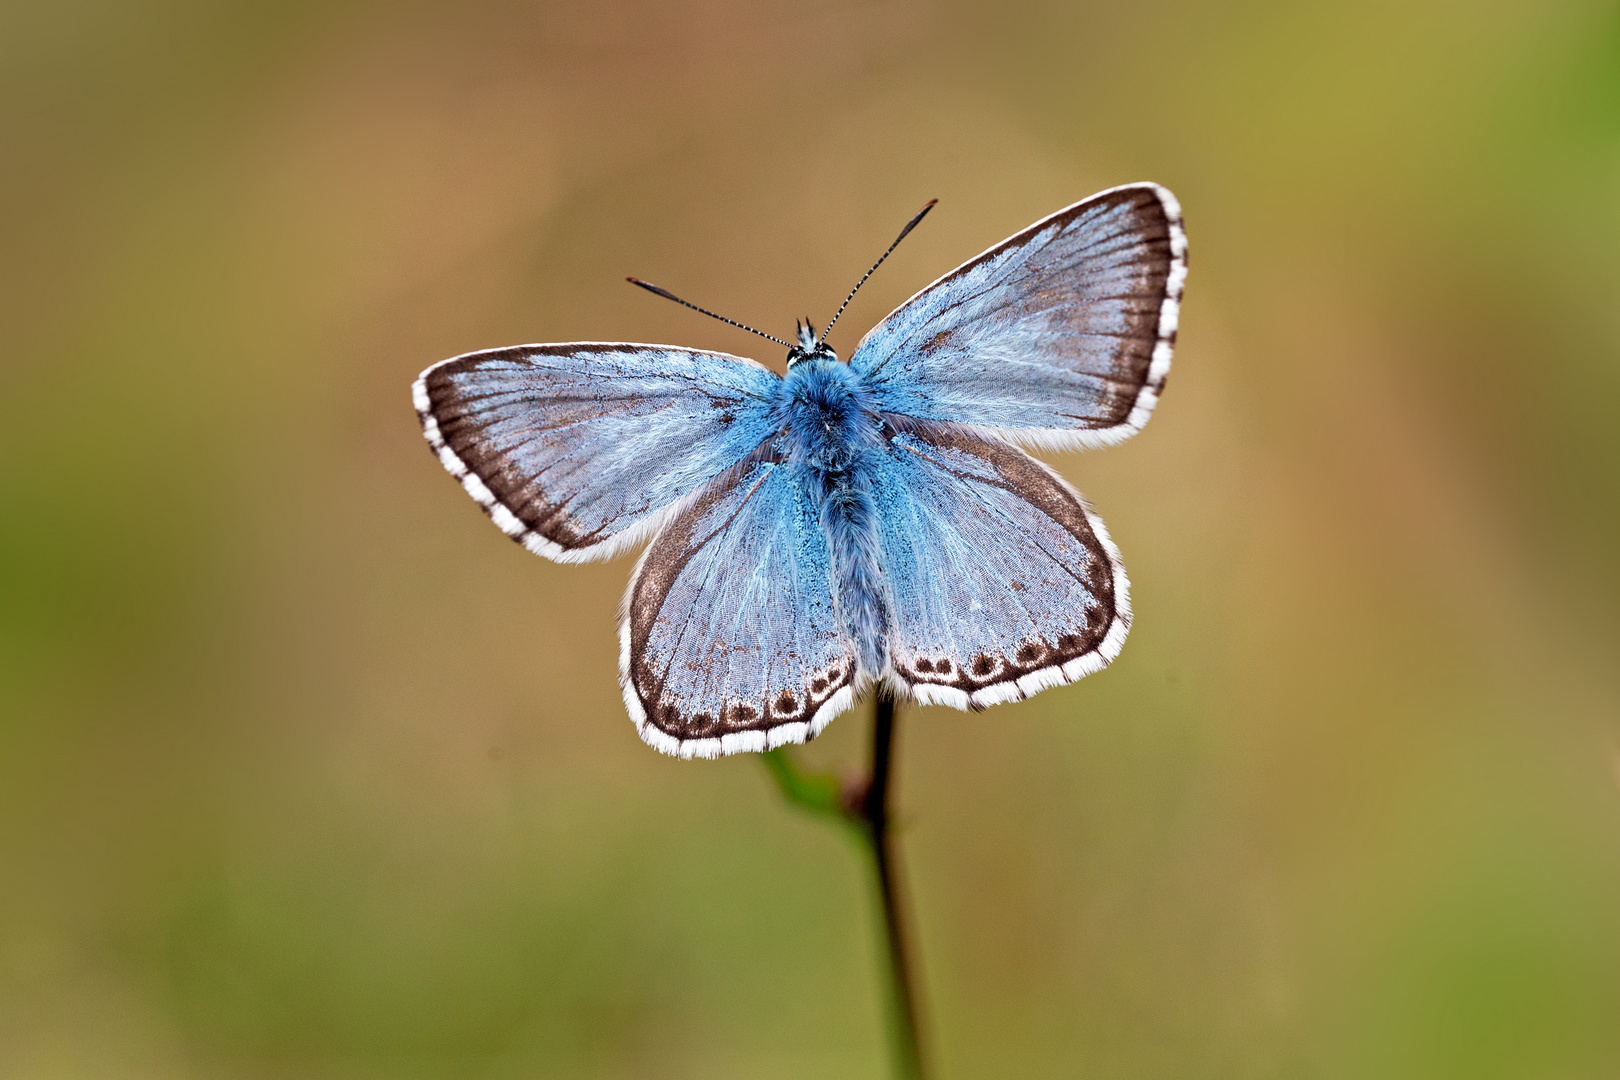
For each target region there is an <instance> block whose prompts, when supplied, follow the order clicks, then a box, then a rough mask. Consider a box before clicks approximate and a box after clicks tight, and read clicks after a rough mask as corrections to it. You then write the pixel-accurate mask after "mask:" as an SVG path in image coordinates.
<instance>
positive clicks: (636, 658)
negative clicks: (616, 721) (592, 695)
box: [619, 454, 856, 757]
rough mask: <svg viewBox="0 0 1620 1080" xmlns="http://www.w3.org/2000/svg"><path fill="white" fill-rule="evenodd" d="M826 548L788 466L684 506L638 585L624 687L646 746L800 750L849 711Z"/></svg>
mask: <svg viewBox="0 0 1620 1080" xmlns="http://www.w3.org/2000/svg"><path fill="white" fill-rule="evenodd" d="M832 589H833V586H832V582H831V578H830V568H829V558H828V550H827V539H826V535H825V533H824V532H823V531H822V529H821V526H820V524H819V522H818V520H817V517H816V508H815V506H814V504H813V503H812V502H811V500H810V498H809V497H808V495H807V494H806V492H805V490H804V488H803V487H802V485H800V484H799V483H797V482H796V481H795V480H794V479H793V478H792V475H791V473H790V471H789V469H788V467H787V466H785V465H783V464H781V463H779V462H776V461H772V460H768V459H767V458H766V456H765V455H764V454H760V455H755V456H754V457H753V458H751V459H749V460H746V461H744V462H742V463H740V464H738V465H737V466H735V467H733V468H732V469H730V470H729V471H727V472H726V473H725V474H723V475H722V476H720V477H719V478H717V479H716V480H715V481H714V482H713V483H711V484H709V485H708V486H707V487H705V488H703V489H702V490H701V491H700V492H698V494H697V495H696V497H695V498H693V499H692V500H690V501H688V502H686V503H683V504H682V506H681V507H680V508H678V509H677V510H676V512H675V514H674V515H673V516H672V517H671V518H670V519H669V521H668V523H667V524H665V526H664V527H663V528H662V529H661V530H660V531H659V533H658V535H657V536H656V537H655V538H654V539H653V542H652V543H651V544H650V545H649V546H648V548H647V551H646V553H645V554H644V555H643V556H642V558H641V562H640V564H639V565H638V566H637V567H636V572H635V575H634V576H633V577H632V578H631V579H630V589H629V591H628V592H627V593H626V595H625V602H624V608H623V610H622V612H621V614H620V623H619V641H620V660H619V679H620V682H621V683H622V684H623V687H624V700H625V704H626V705H627V706H628V708H629V710H630V715H631V718H632V719H634V720H635V722H636V728H637V730H639V731H640V732H641V736H642V738H643V739H645V740H646V741H647V742H648V743H650V744H652V745H653V746H655V747H657V748H658V749H660V750H662V751H664V752H665V753H669V754H675V755H678V756H680V757H715V756H717V755H719V754H722V753H726V754H730V753H735V752H737V751H740V750H765V749H769V748H772V747H776V746H781V745H783V744H784V743H797V742H803V741H805V740H806V739H807V738H809V737H810V736H812V735H814V734H816V733H817V732H819V731H820V730H821V729H822V727H824V726H825V725H826V724H827V722H828V721H830V720H831V719H832V718H833V717H834V716H835V715H837V714H838V713H839V712H841V711H843V710H844V709H846V708H848V707H849V705H850V703H851V702H852V701H853V700H854V683H855V674H856V672H855V657H854V653H853V650H852V649H851V648H850V647H849V645H848V644H847V643H846V642H845V641H844V640H843V639H842V638H841V637H840V634H839V632H838V620H837V615H836V612H835V610H834V600H833V593H832Z"/></svg>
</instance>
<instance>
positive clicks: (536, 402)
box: [414, 343, 781, 562]
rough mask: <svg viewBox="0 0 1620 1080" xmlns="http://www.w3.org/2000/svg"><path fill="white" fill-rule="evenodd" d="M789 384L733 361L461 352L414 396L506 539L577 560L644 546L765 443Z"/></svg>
mask: <svg viewBox="0 0 1620 1080" xmlns="http://www.w3.org/2000/svg"><path fill="white" fill-rule="evenodd" d="M780 381H781V380H780V378H779V377H778V376H777V375H775V374H774V373H772V372H771V371H768V370H767V369H765V368H764V367H761V366H760V365H759V364H756V363H755V362H753V361H752V360H743V359H740V358H738V357H734V356H726V355H725V354H723V353H710V352H700V351H698V350H695V349H678V348H672V347H669V346H663V345H628V344H605V343H573V344H566V345H520V346H517V347H515V348H510V349H491V350H488V351H486V352H476V353H468V354H466V355H465V356H458V357H455V358H454V359H451V360H446V361H444V362H443V363H441V364H436V365H434V366H433V367H431V368H429V369H428V370H426V371H424V372H423V373H422V376H421V378H419V379H418V380H417V381H416V386H415V387H414V393H415V398H416V411H417V414H418V416H419V417H420V419H421V421H422V428H423V431H424V433H425V434H426V435H427V438H428V441H429V443H431V444H432V445H433V448H434V451H435V452H436V453H437V454H438V456H439V460H440V461H441V462H443V464H444V467H445V468H446V469H448V470H449V471H450V472H451V473H452V474H453V475H454V476H456V478H457V479H459V480H460V481H461V482H462V485H463V486H464V487H465V488H466V489H467V491H468V493H469V494H471V495H472V496H473V498H475V499H477V500H478V502H479V504H480V505H481V506H483V508H484V510H485V512H487V513H488V514H489V515H490V516H491V517H492V518H493V519H494V520H495V523H496V524H497V525H499V526H500V527H501V530H502V531H503V532H505V533H506V534H507V535H508V536H510V537H512V538H513V539H515V540H517V541H519V542H520V543H522V544H523V545H524V546H525V547H527V548H529V549H530V550H531V551H533V552H535V553H536V554H539V555H545V556H547V557H549V558H553V559H557V560H559V561H561V562H575V561H580V560H584V559H592V558H606V557H608V556H611V555H613V554H616V553H617V552H618V551H620V550H622V549H623V548H624V547H625V546H627V545H628V544H632V543H635V542H637V541H639V540H642V539H644V538H645V537H646V535H647V534H648V532H650V531H651V529H652V528H653V527H655V526H656V524H657V522H658V511H660V510H662V509H664V508H666V507H668V506H670V505H671V504H672V503H674V502H675V501H677V500H678V499H680V498H681V497H682V496H684V495H686V494H688V493H690V492H692V491H695V490H697V488H699V487H700V486H702V485H703V484H704V483H705V482H707V481H708V480H710V479H712V478H713V477H715V476H717V475H718V474H719V473H720V472H722V471H723V470H725V469H726V468H728V467H729V466H731V465H732V464H733V463H735V462H736V461H738V460H740V459H741V458H742V457H743V456H744V455H746V454H748V453H749V452H750V451H752V450H753V449H754V448H755V447H756V446H758V445H759V442H760V440H761V439H763V438H764V437H765V436H766V435H767V434H768V433H769V431H770V430H771V420H770V400H771V397H772V395H773V394H774V393H775V389H776V385H777V384H778V383H780Z"/></svg>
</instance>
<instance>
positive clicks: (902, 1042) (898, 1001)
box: [861, 694, 925, 1080]
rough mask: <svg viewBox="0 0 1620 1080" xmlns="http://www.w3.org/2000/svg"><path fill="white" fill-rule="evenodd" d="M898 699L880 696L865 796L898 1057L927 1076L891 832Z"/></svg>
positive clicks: (918, 1075) (907, 1073) (905, 1071)
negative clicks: (886, 946)
mask: <svg viewBox="0 0 1620 1080" xmlns="http://www.w3.org/2000/svg"><path fill="white" fill-rule="evenodd" d="M894 714H895V705H894V699H893V698H891V697H889V696H888V695H887V694H880V695H879V696H878V699H877V714H876V716H874V717H873V719H872V774H871V778H870V781H869V782H868V784H867V788H866V797H865V798H864V799H863V800H861V816H862V817H863V818H865V823H866V835H867V839H868V840H869V841H870V843H871V848H872V861H873V863H874V864H875V866H876V868H877V877H878V892H879V893H880V894H881V895H882V898H883V929H884V938H885V939H886V942H887V944H888V953H889V980H890V988H891V990H892V991H893V1012H894V1017H893V1024H894V1038H895V1047H894V1049H895V1058H896V1065H897V1066H898V1072H899V1075H900V1076H902V1077H909V1078H913V1080H922V1078H923V1076H924V1075H925V1071H924V1068H923V1056H922V1038H921V1035H920V1032H919V1027H920V1025H919V1023H918V1019H919V1017H918V1012H919V1010H918V1007H917V993H916V988H915V985H914V982H913V979H914V974H913V973H914V971H915V967H914V965H913V962H912V951H911V938H910V934H909V922H910V920H909V918H908V913H907V911H906V906H905V896H904V894H903V893H902V892H901V889H900V882H899V877H900V872H899V867H898V866H897V863H898V851H897V850H896V846H895V842H894V835H893V834H892V833H891V832H890V831H889V790H890V784H889V775H890V763H891V762H892V761H893V759H894V754H893V749H894Z"/></svg>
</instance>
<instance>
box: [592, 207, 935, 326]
mask: <svg viewBox="0 0 1620 1080" xmlns="http://www.w3.org/2000/svg"><path fill="white" fill-rule="evenodd" d="M902 235H904V234H902ZM624 280H626V281H628V282H629V283H630V284H632V285H640V286H641V287H642V288H643V289H646V290H647V291H648V292H650V293H657V294H658V295H659V296H662V297H663V298H664V299H665V300H673V301H675V302H676V303H677V304H683V305H685V306H686V307H689V308H691V309H692V310H693V311H701V312H702V313H703V314H705V315H707V316H708V317H709V318H711V319H719V320H720V321H721V322H723V323H730V324H731V325H732V326H735V327H736V328H737V329H739V330H746V331H748V332H749V333H750V334H758V335H759V336H760V337H762V338H766V339H768V340H770V341H774V342H776V343H777V344H778V345H786V346H787V347H788V348H790V349H791V348H793V346H792V345H788V343H787V342H785V341H783V340H782V339H781V338H779V337H772V336H771V335H770V334H767V333H766V332H765V331H763V330H755V329H754V328H753V327H752V326H744V325H743V324H742V323H740V322H738V321H737V320H735V319H728V318H726V317H725V316H724V315H716V314H715V313H714V312H712V311H710V310H708V309H707V308H700V307H698V306H697V305H696V304H694V303H692V302H691V301H689V300H682V299H681V298H680V297H678V296H676V295H675V294H674V293H672V292H670V291H669V290H668V289H660V288H659V287H658V286H656V285H654V284H652V283H651V282H647V281H642V280H641V279H640V278H635V277H627V278H625V279H624Z"/></svg>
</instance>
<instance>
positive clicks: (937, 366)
mask: <svg viewBox="0 0 1620 1080" xmlns="http://www.w3.org/2000/svg"><path fill="white" fill-rule="evenodd" d="M1186 277H1187V237H1186V233H1185V232H1184V231H1183V229H1182V226H1181V211H1180V207H1179V206H1178V205H1177V203H1176V200H1175V197H1174V196H1173V195H1171V194H1170V192H1168V191H1166V190H1165V189H1164V188H1162V187H1159V186H1158V185H1157V184H1131V185H1128V186H1126V187H1120V188H1114V189H1112V190H1110V191H1105V192H1102V193H1101V194H1099V195H1094V196H1092V197H1091V198H1089V199H1086V200H1085V201H1083V202H1079V203H1076V204H1075V205H1073V206H1071V207H1068V208H1067V209H1065V210H1060V211H1058V212H1057V213H1056V214H1053V215H1052V216H1051V217H1049V218H1046V219H1045V220H1043V221H1039V222H1036V223H1035V224H1034V225H1032V226H1030V227H1029V228H1028V229H1026V230H1024V231H1023V232H1021V233H1019V234H1018V235H1016V236H1014V237H1012V238H1010V239H1008V240H1006V241H1004V242H1002V243H1001V244H998V245H997V246H995V247H994V248H991V249H990V250H989V251H987V252H985V253H984V254H983V255H980V256H979V257H978V258H976V259H974V260H972V261H971V262H968V263H965V264H964V265H962V266H960V267H958V268H957V269H955V270H953V271H951V272H950V273H949V274H947V275H945V276H944V277H942V278H940V279H939V280H938V281H936V282H934V283H933V284H932V285H930V286H928V288H926V289H924V290H922V291H921V292H920V293H918V294H917V295H916V296H914V297H912V298H911V299H910V300H909V301H907V302H906V303H905V304H903V305H902V306H901V307H900V308H898V309H897V310H896V311H895V312H894V313H893V314H891V315H890V316H889V317H888V318H887V319H885V320H884V321H883V322H881V323H879V324H878V325H877V326H876V327H875V328H874V329H873V330H872V332H871V333H869V334H867V335H866V337H865V338H864V339H862V341H861V343H860V345H859V346H857V347H856V350H855V353H854V355H853V356H852V357H851V359H850V363H851V365H853V367H854V368H855V369H856V371H858V372H860V373H862V374H863V375H864V376H865V378H866V380H867V382H868V385H869V386H870V387H871V389H872V392H873V395H874V396H875V398H876V400H877V405H878V408H880V409H882V410H884V411H886V412H894V413H900V414H902V415H905V416H912V417H917V418H919V419H924V420H941V421H950V422H954V423H959V424H968V425H972V426H976V427H981V428H990V429H995V430H997V431H999V432H1000V433H1001V434H1002V435H1003V436H1005V437H1006V438H1009V439H1012V440H1014V441H1017V442H1020V443H1024V444H1028V445H1043V446H1050V447H1054V448H1071V447H1079V446H1096V445H1104V444H1109V443H1114V442H1118V441H1119V440H1121V439H1124V438H1126V437H1128V436H1129V435H1131V434H1134V433H1135V432H1136V431H1138V430H1140V429H1141V427H1142V425H1143V424H1145V423H1147V420H1148V417H1149V415H1151V413H1152V411H1153V406H1154V404H1155V403H1156V402H1157V401H1158V398H1159V394H1160V392H1161V391H1162V390H1163V389H1164V382H1165V378H1166V376H1168V374H1169V372H1170V356H1171V351H1172V349H1173V347H1174V345H1175V338H1176V327H1177V323H1178V321H1179V317H1180V305H1181V293H1182V287H1183V285H1184V283H1185V281H1186Z"/></svg>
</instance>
